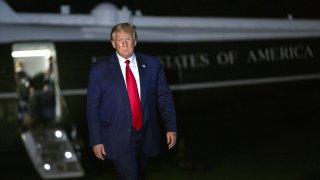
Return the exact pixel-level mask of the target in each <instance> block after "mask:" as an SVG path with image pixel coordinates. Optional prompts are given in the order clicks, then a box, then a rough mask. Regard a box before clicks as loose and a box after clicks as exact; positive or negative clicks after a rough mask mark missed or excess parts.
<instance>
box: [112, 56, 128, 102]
mask: <svg viewBox="0 0 320 180" xmlns="http://www.w3.org/2000/svg"><path fill="white" fill-rule="evenodd" d="M111 65H112V68H110V69H111V71H112V75H113V77H115V82H116V84H118V87H119V90H120V91H121V93H122V94H124V95H126V96H128V94H127V88H126V83H125V81H124V79H123V75H122V71H121V68H120V64H119V60H118V58H117V55H116V54H114V55H113V56H112V58H111ZM128 102H129V101H128Z"/></svg>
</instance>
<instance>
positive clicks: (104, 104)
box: [87, 53, 176, 159]
mask: <svg viewBox="0 0 320 180" xmlns="http://www.w3.org/2000/svg"><path fill="white" fill-rule="evenodd" d="M135 55H136V60H137V65H138V69H139V76H140V86H141V87H140V89H141V90H140V91H141V109H142V119H143V120H142V121H143V126H142V130H141V131H142V135H143V137H142V143H141V146H142V150H143V151H144V153H145V154H146V155H147V156H156V155H159V154H160V153H161V151H162V140H161V139H162V138H161V132H162V130H161V127H163V128H164V130H165V131H166V132H169V131H172V132H176V114H175V107H174V102H173V98H172V93H171V91H170V89H169V87H168V84H167V81H166V77H165V73H164V70H163V67H162V65H161V63H160V61H159V59H157V58H156V57H153V56H149V55H145V54H138V53H136V54H135ZM87 120H88V128H89V141H90V145H91V146H93V145H95V144H104V146H105V149H106V158H108V159H117V158H119V157H121V156H122V155H123V154H125V153H126V150H127V149H128V148H127V147H128V145H129V141H130V136H131V112H130V105H129V99H128V95H127V90H126V85H125V81H124V78H123V75H122V72H121V68H120V65H119V60H118V58H117V55H116V54H113V55H111V56H108V57H104V58H101V59H100V60H99V61H98V62H97V63H95V64H93V66H92V67H91V70H90V74H89V84H88V92H87ZM160 123H162V125H161V126H160Z"/></svg>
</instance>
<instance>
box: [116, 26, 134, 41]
mask: <svg viewBox="0 0 320 180" xmlns="http://www.w3.org/2000/svg"><path fill="white" fill-rule="evenodd" d="M115 32H127V33H131V34H132V36H133V37H134V41H137V39H138V35H137V32H136V26H134V25H133V24H130V23H120V24H117V25H115V26H113V28H112V30H111V33H110V40H111V41H112V39H113V34H114V33H115Z"/></svg>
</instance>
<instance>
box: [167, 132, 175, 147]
mask: <svg viewBox="0 0 320 180" xmlns="http://www.w3.org/2000/svg"><path fill="white" fill-rule="evenodd" d="M166 135H167V144H168V149H171V148H173V146H174V145H175V144H176V142H177V133H176V132H167V134H166Z"/></svg>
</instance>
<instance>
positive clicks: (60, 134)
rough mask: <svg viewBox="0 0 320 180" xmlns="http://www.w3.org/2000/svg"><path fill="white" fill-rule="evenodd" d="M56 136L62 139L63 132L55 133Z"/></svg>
mask: <svg viewBox="0 0 320 180" xmlns="http://www.w3.org/2000/svg"><path fill="white" fill-rule="evenodd" d="M54 135H55V136H56V137H57V138H61V137H62V132H61V131H59V130H58V131H56V132H55V133H54Z"/></svg>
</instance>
